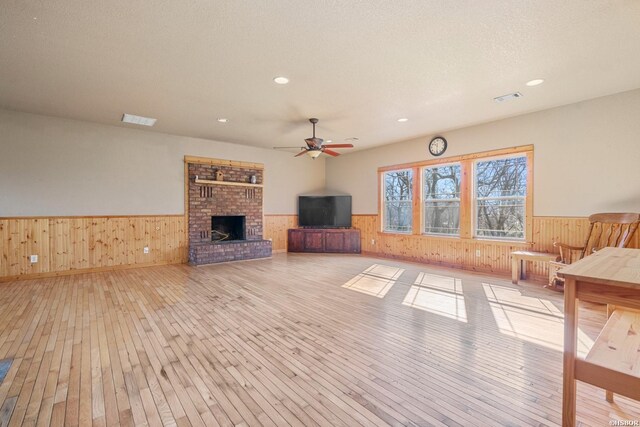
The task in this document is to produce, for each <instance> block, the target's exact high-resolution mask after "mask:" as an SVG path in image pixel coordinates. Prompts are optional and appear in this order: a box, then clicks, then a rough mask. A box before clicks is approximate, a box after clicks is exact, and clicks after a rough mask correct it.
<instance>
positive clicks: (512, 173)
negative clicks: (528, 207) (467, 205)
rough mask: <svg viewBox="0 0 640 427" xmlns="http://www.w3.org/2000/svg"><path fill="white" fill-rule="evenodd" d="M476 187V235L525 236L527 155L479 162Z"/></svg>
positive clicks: (516, 237)
mask: <svg viewBox="0 0 640 427" xmlns="http://www.w3.org/2000/svg"><path fill="white" fill-rule="evenodd" d="M475 189H476V192H475V197H476V236H478V237H506V238H511V239H524V237H525V202H526V196H527V158H526V157H511V158H505V159H495V160H488V161H479V162H477V163H476V167H475Z"/></svg>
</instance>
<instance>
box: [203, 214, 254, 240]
mask: <svg viewBox="0 0 640 427" xmlns="http://www.w3.org/2000/svg"><path fill="white" fill-rule="evenodd" d="M244 224H245V217H244V216H240V215H233V216H212V217H211V241H213V242H230V241H233V240H246V235H245V231H244V229H245V227H244Z"/></svg>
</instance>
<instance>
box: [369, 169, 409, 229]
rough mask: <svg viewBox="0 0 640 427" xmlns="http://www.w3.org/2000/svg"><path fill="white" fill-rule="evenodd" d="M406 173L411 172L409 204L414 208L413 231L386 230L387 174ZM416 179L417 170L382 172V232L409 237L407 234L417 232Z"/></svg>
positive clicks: (380, 208)
mask: <svg viewBox="0 0 640 427" xmlns="http://www.w3.org/2000/svg"><path fill="white" fill-rule="evenodd" d="M404 171H410V172H411V199H409V202H410V204H411V207H412V218H411V229H410V230H407V231H400V230H386V229H385V217H384V213H385V212H386V209H385V207H386V203H385V202H386V200H385V190H386V185H385V175H386V174H387V173H390V172H404ZM415 181H416V179H415V170H414V168H398V169H389V170H386V171H384V172H382V173H381V174H380V196H379V200H380V203H379V204H380V207H379V209H378V210H379V211H380V219H381V221H380V224H381V228H382V232H383V233H387V234H402V235H407V234H413V231H414V230H415V203H414V201H415V199H416V197H415V194H416V192H415V190H416V189H415V184H416V182H415ZM401 201H405V200H401Z"/></svg>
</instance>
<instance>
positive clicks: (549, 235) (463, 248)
mask: <svg viewBox="0 0 640 427" xmlns="http://www.w3.org/2000/svg"><path fill="white" fill-rule="evenodd" d="M353 226H354V227H355V228H359V229H360V231H361V234H362V251H363V253H368V254H374V255H378V256H383V257H390V258H402V259H406V260H412V261H419V262H426V263H431V264H439V265H445V266H451V267H458V268H464V269H468V270H475V271H482V272H491V273H498V274H507V273H509V272H510V271H511V252H512V251H515V250H523V249H528V250H534V251H539V252H550V253H557V252H558V251H557V249H556V248H554V247H553V242H556V241H558V242H563V243H568V244H571V245H576V246H581V245H582V244H584V240H585V239H586V235H587V232H588V228H589V221H588V219H587V218H566V217H534V218H533V245H531V244H528V243H511V242H498V241H488V240H475V239H457V238H451V237H433V236H421V235H400V234H388V233H381V232H379V231H378V230H380V224H379V222H378V215H354V217H353ZM639 240H640V237H639V234H636V235H635V236H634V239H633V242H632V245H631V247H634V248H638V247H640V244H639V243H640V241H639ZM477 250H479V251H480V256H477V255H476V251H477ZM530 267H531V268H530V270H529V272H530V273H531V274H532V275H534V276H537V278H539V279H543V278H544V277H546V276H547V274H548V273H547V268H546V265H545V264H543V263H531V265H530Z"/></svg>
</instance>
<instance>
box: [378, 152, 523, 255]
mask: <svg viewBox="0 0 640 427" xmlns="http://www.w3.org/2000/svg"><path fill="white" fill-rule="evenodd" d="M523 156H524V157H526V159H527V160H526V161H527V195H526V197H525V224H524V229H525V238H524V239H518V240H514V239H510V238H505V237H495V238H494V237H487V236H476V235H475V219H474V216H475V215H474V212H475V209H476V206H475V188H474V187H475V182H474V181H475V180H474V165H475V162H476V161H486V160H491V159H494V158H501V157H523ZM454 163H459V164H460V175H461V183H460V233H459V235H447V234H432V233H428V234H427V233H424V232H423V230H424V224H423V223H424V214H425V212H424V200H423V185H422V181H423V175H422V174H423V170H422V169H424V168H428V167H437V166H445V165H449V164H454ZM406 169H413V177H414V179H413V190H412V197H413V204H412V206H413V212H412V213H413V216H412V231H411V232H397V231H385V230H384V200H383V198H384V194H383V192H384V174H385V173H386V172H391V171H400V170H406ZM416 176H419V177H420V179H415V177H416ZM533 191H534V188H533V145H522V146H517V147H508V148H501V149H497V150H490V151H484V152H477V153H471V154H464V155H460V156H451V157H445V158H437V159H429V160H422V161H418V162H412V163H402V164H396V165H388V166H381V167H379V168H378V219H379V221H378V225H377V227H376V228H377V230H378V231H377V232H378V233H379V234H384V235H394V234H397V235H400V236H407V235H414V236H422V237H424V238H431V239H458V240H466V241H488V242H494V243H499V242H503V243H504V244H524V243H528V244H531V243H532V242H533ZM416 224H420V225H419V226H418V227H416Z"/></svg>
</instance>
